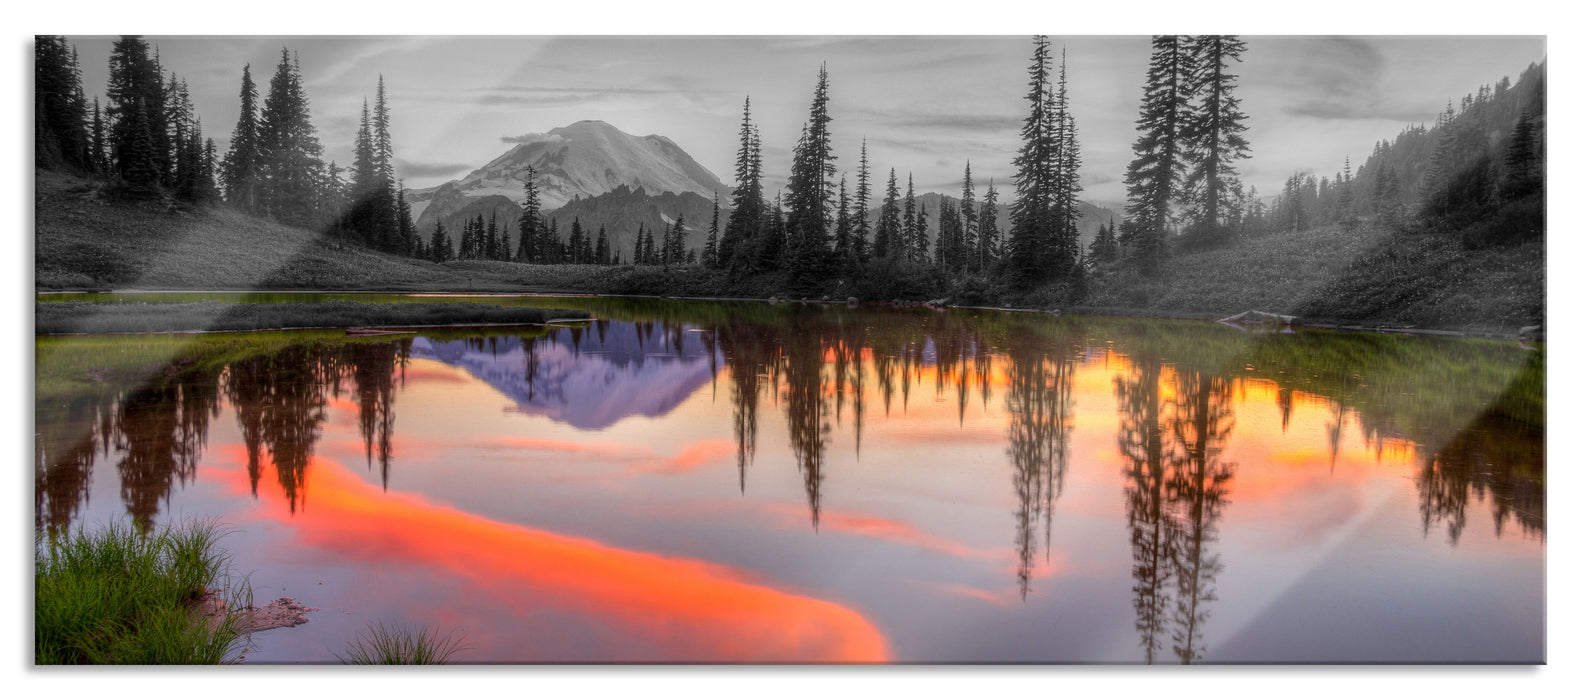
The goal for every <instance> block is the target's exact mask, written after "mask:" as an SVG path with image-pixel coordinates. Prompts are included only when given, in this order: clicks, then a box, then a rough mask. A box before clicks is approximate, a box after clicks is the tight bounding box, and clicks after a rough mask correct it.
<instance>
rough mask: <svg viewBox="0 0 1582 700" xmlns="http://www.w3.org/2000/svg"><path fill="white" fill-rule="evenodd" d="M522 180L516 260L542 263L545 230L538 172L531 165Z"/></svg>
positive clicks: (517, 224)
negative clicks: (542, 224) (539, 195)
mask: <svg viewBox="0 0 1582 700" xmlns="http://www.w3.org/2000/svg"><path fill="white" fill-rule="evenodd" d="M522 179H523V180H524V182H523V183H522V216H521V218H518V219H517V220H516V230H517V240H516V246H517V248H516V259H517V260H518V261H520V262H528V263H542V262H544V260H543V242H542V240H541V239H542V238H543V230H542V229H541V228H540V224H541V223H542V219H543V211H542V205H541V204H540V203H539V200H538V171H537V170H534V169H533V166H531V165H529V166H527V173H525V174H524V175H523V176H522Z"/></svg>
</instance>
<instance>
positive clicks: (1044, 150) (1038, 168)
mask: <svg viewBox="0 0 1582 700" xmlns="http://www.w3.org/2000/svg"><path fill="white" fill-rule="evenodd" d="M1049 63H1050V57H1049V38H1048V37H1046V36H1042V35H1040V36H1038V37H1035V38H1034V40H1033V58H1032V65H1031V66H1029V67H1028V69H1027V74H1028V83H1027V84H1028V87H1027V96H1026V99H1027V102H1028V114H1027V118H1026V119H1024V120H1023V121H1022V131H1021V137H1022V146H1021V148H1020V149H1019V150H1018V151H1017V154H1016V159H1015V161H1014V165H1015V166H1016V178H1015V179H1016V203H1015V204H1014V205H1012V207H1011V240H1010V248H1011V250H1010V253H1009V258H1010V269H1009V273H1010V281H1011V285H1012V287H1014V288H1017V289H1023V290H1025V289H1031V288H1032V287H1033V286H1034V285H1036V284H1037V283H1038V282H1040V281H1041V280H1042V278H1043V276H1044V275H1043V270H1042V269H1041V263H1042V262H1043V260H1042V259H1041V258H1042V257H1043V253H1044V250H1045V248H1046V246H1047V244H1048V242H1049V241H1050V239H1051V238H1052V235H1051V230H1052V228H1053V226H1052V224H1053V222H1054V221H1053V220H1054V217H1053V215H1052V212H1051V211H1050V204H1051V200H1052V195H1053V192H1054V183H1053V182H1052V180H1053V169H1052V167H1051V166H1052V164H1053V163H1054V162H1055V158H1056V149H1057V148H1058V142H1057V141H1056V139H1055V134H1054V133H1053V128H1052V127H1053V125H1054V119H1053V116H1052V115H1051V114H1050V113H1049V107H1050V104H1049V94H1050V89H1049V78H1050V68H1049Z"/></svg>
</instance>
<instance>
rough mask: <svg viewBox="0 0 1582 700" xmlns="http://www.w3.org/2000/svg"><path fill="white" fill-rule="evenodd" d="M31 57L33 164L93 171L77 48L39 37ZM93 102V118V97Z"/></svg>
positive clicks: (58, 38)
mask: <svg viewBox="0 0 1582 700" xmlns="http://www.w3.org/2000/svg"><path fill="white" fill-rule="evenodd" d="M33 59H34V63H33V116H34V134H33V136H34V142H33V143H34V151H33V156H34V163H35V165H36V166H37V167H41V168H55V167H63V168H66V169H68V170H71V171H74V172H79V173H91V172H93V171H94V170H95V165H96V159H95V157H94V156H93V152H92V151H91V146H92V143H91V137H90V134H89V133H88V115H87V101H86V99H85V98H84V97H83V93H82V78H81V75H80V71H79V69H78V66H77V50H76V49H75V48H73V47H71V46H70V45H69V44H68V43H67V41H66V37H63V36H39V37H36V38H35V40H34V44H33ZM94 105H95V112H94V115H95V116H94V118H95V120H96V121H97V120H98V119H99V116H98V101H97V99H95V102H94ZM96 128H97V127H96Z"/></svg>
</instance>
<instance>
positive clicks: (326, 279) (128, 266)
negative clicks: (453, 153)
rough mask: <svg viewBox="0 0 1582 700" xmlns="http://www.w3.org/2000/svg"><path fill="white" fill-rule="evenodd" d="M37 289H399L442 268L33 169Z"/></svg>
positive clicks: (445, 275)
mask: <svg viewBox="0 0 1582 700" xmlns="http://www.w3.org/2000/svg"><path fill="white" fill-rule="evenodd" d="M34 183H35V188H36V194H35V197H34V220H35V221H36V227H35V234H34V239H33V240H34V247H35V249H34V270H35V273H36V281H35V284H36V286H37V288H38V289H41V290H46V289H101V288H130V287H140V288H145V289H147V288H152V289H292V288H296V289H326V288H338V289H363V288H375V289H402V288H421V287H423V286H426V285H436V284H442V283H444V282H445V281H446V280H448V279H450V278H451V273H449V272H447V270H446V269H445V267H444V266H441V265H434V264H431V263H426V262H421V261H416V260H411V259H408V258H400V257H395V256H390V255H386V254H383V253H376V252H373V251H370V250H368V249H366V248H361V247H357V246H347V245H342V244H339V243H335V242H333V241H329V240H326V239H324V238H322V237H321V236H320V235H319V234H317V233H314V232H312V231H305V230H302V229H297V228H291V227H289V226H281V225H279V224H275V223H272V222H268V221H263V220H260V219H255V218H252V217H249V216H246V215H243V214H240V213H237V212H235V211H232V210H230V209H227V208H225V207H212V208H210V207H185V206H183V207H172V206H170V205H168V204H165V203H161V202H136V203H132V202H118V201H113V200H110V199H108V198H106V197H105V196H104V195H103V193H102V192H101V191H100V190H99V188H97V187H96V186H95V185H94V184H92V183H90V182H88V181H86V180H82V179H79V178H76V177H72V176H69V175H63V174H60V173H52V172H47V171H42V170H39V171H35V173H34Z"/></svg>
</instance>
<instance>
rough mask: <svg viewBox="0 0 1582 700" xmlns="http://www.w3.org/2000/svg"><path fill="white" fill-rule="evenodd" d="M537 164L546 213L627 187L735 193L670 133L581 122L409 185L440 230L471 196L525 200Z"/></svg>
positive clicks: (428, 226) (427, 222)
mask: <svg viewBox="0 0 1582 700" xmlns="http://www.w3.org/2000/svg"><path fill="white" fill-rule="evenodd" d="M529 166H532V167H533V168H534V169H536V170H537V172H538V187H539V193H540V195H539V197H540V204H541V206H542V207H543V209H544V210H545V211H552V210H555V209H559V208H561V207H563V206H565V205H566V204H568V203H570V202H572V201H573V200H575V199H577V198H579V197H583V198H586V197H595V196H598V195H601V194H605V193H607V192H613V191H615V190H616V189H617V188H619V187H623V186H624V187H627V188H631V189H637V188H641V189H643V190H644V191H646V192H649V193H653V194H662V193H666V192H669V193H674V194H681V193H685V192H691V193H693V194H696V195H699V196H701V197H703V198H705V199H712V198H713V196H714V193H716V192H719V193H721V194H725V193H728V192H729V189H728V188H727V187H726V186H725V185H724V183H722V182H720V180H719V178H718V177H715V175H714V174H713V173H711V172H709V170H708V168H705V167H703V166H702V165H699V164H698V162H697V161H696V160H693V158H692V156H690V155H688V154H687V152H686V151H684V150H682V149H681V147H680V146H678V145H676V143H675V142H674V141H671V140H670V139H668V138H666V137H664V136H659V135H655V134H650V135H648V136H633V135H631V134H628V133H626V132H623V131H621V130H620V129H617V128H615V127H614V126H611V125H610V124H608V123H605V122H602V121H580V122H577V123H575V124H571V125H569V126H563V127H559V128H556V129H551V130H550V131H549V133H545V134H528V135H526V136H523V137H521V139H520V143H518V144H516V145H515V146H513V147H511V149H510V150H508V151H506V152H505V153H503V154H501V155H500V156H499V157H498V158H495V159H494V160H492V161H489V163H488V164H487V165H484V166H483V167H481V168H479V169H477V170H474V171H473V172H472V173H470V174H468V175H467V176H466V177H464V178H461V179H460V180H453V181H451V182H447V183H445V184H442V185H439V186H437V187H430V188H424V189H415V190H409V191H408V192H407V201H409V202H411V203H412V209H413V212H414V214H415V215H416V216H417V224H418V226H419V228H421V229H423V230H432V229H433V226H434V222H435V221H436V220H440V219H441V218H443V217H446V216H449V215H451V214H454V213H455V212H457V211H460V210H461V209H463V208H465V207H466V206H468V204H470V201H469V200H475V199H481V198H484V197H488V196H491V195H498V196H501V197H505V198H507V199H509V200H511V201H512V202H515V203H517V204H520V203H521V201H522V190H523V186H524V184H525V181H524V179H523V178H524V177H525V174H526V172H527V168H528V167H529Z"/></svg>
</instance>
